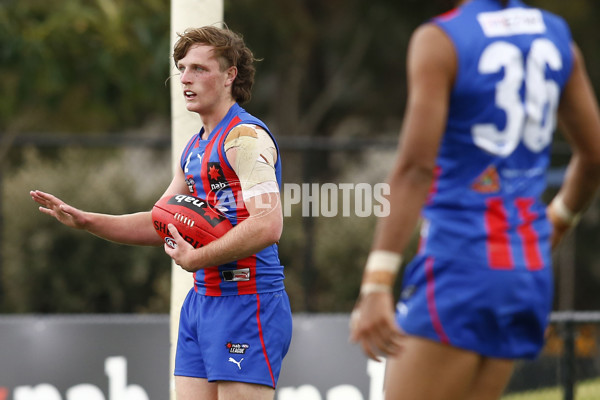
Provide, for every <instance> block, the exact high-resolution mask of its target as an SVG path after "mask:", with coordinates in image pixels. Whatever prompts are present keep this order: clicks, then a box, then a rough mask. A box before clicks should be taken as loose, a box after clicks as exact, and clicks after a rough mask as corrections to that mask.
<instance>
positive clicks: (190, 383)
mask: <svg viewBox="0 0 600 400" xmlns="http://www.w3.org/2000/svg"><path fill="white" fill-rule="evenodd" d="M217 389H218V388H217V383H216V382H209V381H208V380H207V379H204V378H192V377H188V376H176V377H175V393H176V394H177V400H217V399H218V397H217V394H218V392H217Z"/></svg>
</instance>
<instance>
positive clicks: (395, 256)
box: [365, 250, 402, 274]
mask: <svg viewBox="0 0 600 400" xmlns="http://www.w3.org/2000/svg"><path fill="white" fill-rule="evenodd" d="M401 264H402V255H401V254H399V253H394V252H393V251H387V250H373V251H372V252H371V253H370V254H369V257H368V258H367V265H366V267H365V271H366V272H373V271H385V272H390V273H393V274H396V273H398V270H399V269H400V265H401Z"/></svg>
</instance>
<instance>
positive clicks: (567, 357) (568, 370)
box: [560, 319, 576, 400]
mask: <svg viewBox="0 0 600 400" xmlns="http://www.w3.org/2000/svg"><path fill="white" fill-rule="evenodd" d="M575 326H576V325H575V322H574V321H573V320H572V319H570V320H567V321H565V322H564V324H563V330H564V340H565V341H564V343H565V346H564V351H563V357H562V360H561V369H560V371H561V384H562V387H563V399H564V400H573V399H574V398H575V397H574V394H575Z"/></svg>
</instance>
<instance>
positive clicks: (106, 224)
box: [29, 172, 187, 246]
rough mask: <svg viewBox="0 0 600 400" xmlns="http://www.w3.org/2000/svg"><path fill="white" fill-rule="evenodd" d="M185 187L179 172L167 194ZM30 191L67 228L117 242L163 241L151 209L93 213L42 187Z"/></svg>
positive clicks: (44, 209)
mask: <svg viewBox="0 0 600 400" xmlns="http://www.w3.org/2000/svg"><path fill="white" fill-rule="evenodd" d="M184 190H187V187H185V184H184V182H183V173H182V172H180V173H176V174H175V177H174V178H173V181H172V182H171V184H170V186H169V188H168V189H167V191H166V192H165V195H167V194H176V193H183V191H184ZM29 193H30V195H31V198H32V199H33V200H34V201H35V202H36V203H38V204H39V206H40V207H39V210H40V211H41V212H42V213H44V214H47V215H49V216H51V217H54V218H56V219H57V220H58V221H59V222H60V223H62V224H64V225H66V226H68V227H71V228H75V229H82V230H85V231H88V232H90V233H92V234H94V235H96V236H98V237H101V238H103V239H106V240H110V241H112V242H117V243H123V244H130V245H143V246H159V245H161V244H162V243H163V241H162V239H161V238H160V237H159V236H158V235H157V233H156V231H155V230H154V227H153V226H152V216H151V213H150V211H143V212H139V213H134V214H124V215H108V214H99V213H92V212H87V211H83V210H80V209H78V208H75V207H73V206H71V205H69V204H67V203H65V202H64V201H62V200H61V199H59V198H58V197H56V196H54V195H52V194H50V193H45V192H42V191H40V190H32V191H31V192H29Z"/></svg>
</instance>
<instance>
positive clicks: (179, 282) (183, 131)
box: [168, 0, 224, 400]
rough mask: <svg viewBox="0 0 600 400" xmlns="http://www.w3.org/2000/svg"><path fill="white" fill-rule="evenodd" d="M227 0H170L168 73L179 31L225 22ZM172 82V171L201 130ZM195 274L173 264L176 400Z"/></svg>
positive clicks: (178, 86)
mask: <svg viewBox="0 0 600 400" xmlns="http://www.w3.org/2000/svg"><path fill="white" fill-rule="evenodd" d="M223 1H224V0H171V46H170V49H169V51H170V53H169V55H168V56H169V59H170V60H171V61H170V66H171V69H170V71H169V75H172V74H174V73H175V71H176V69H175V66H174V65H173V58H172V57H171V55H172V51H173V46H174V44H175V41H176V40H177V33H178V32H183V31H184V30H185V29H186V28H190V27H200V26H204V25H219V26H221V25H222V23H223ZM170 82H171V160H172V166H173V171H175V168H179V165H178V164H179V157H180V156H181V151H182V149H183V146H185V144H186V143H187V141H188V140H189V138H190V137H191V135H193V134H194V133H196V132H198V131H199V130H200V127H201V121H200V118H199V117H198V115H197V114H195V113H191V112H189V111H187V110H186V108H185V102H184V100H183V95H182V93H181V84H180V82H179V79H178V78H177V77H176V76H174V77H173V79H170ZM192 285H193V281H192V275H191V274H190V273H188V272H186V271H184V270H182V269H181V268H180V267H178V266H177V265H175V263H172V265H171V311H170V316H171V318H170V339H171V351H170V354H171V361H170V365H171V367H170V379H169V382H170V389H169V392H170V398H171V400H175V385H174V378H173V369H174V364H175V362H174V361H175V348H176V344H177V327H178V325H179V311H180V309H181V305H182V304H183V300H184V298H185V295H186V294H187V292H188V290H189V289H190V288H191V287H192Z"/></svg>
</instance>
